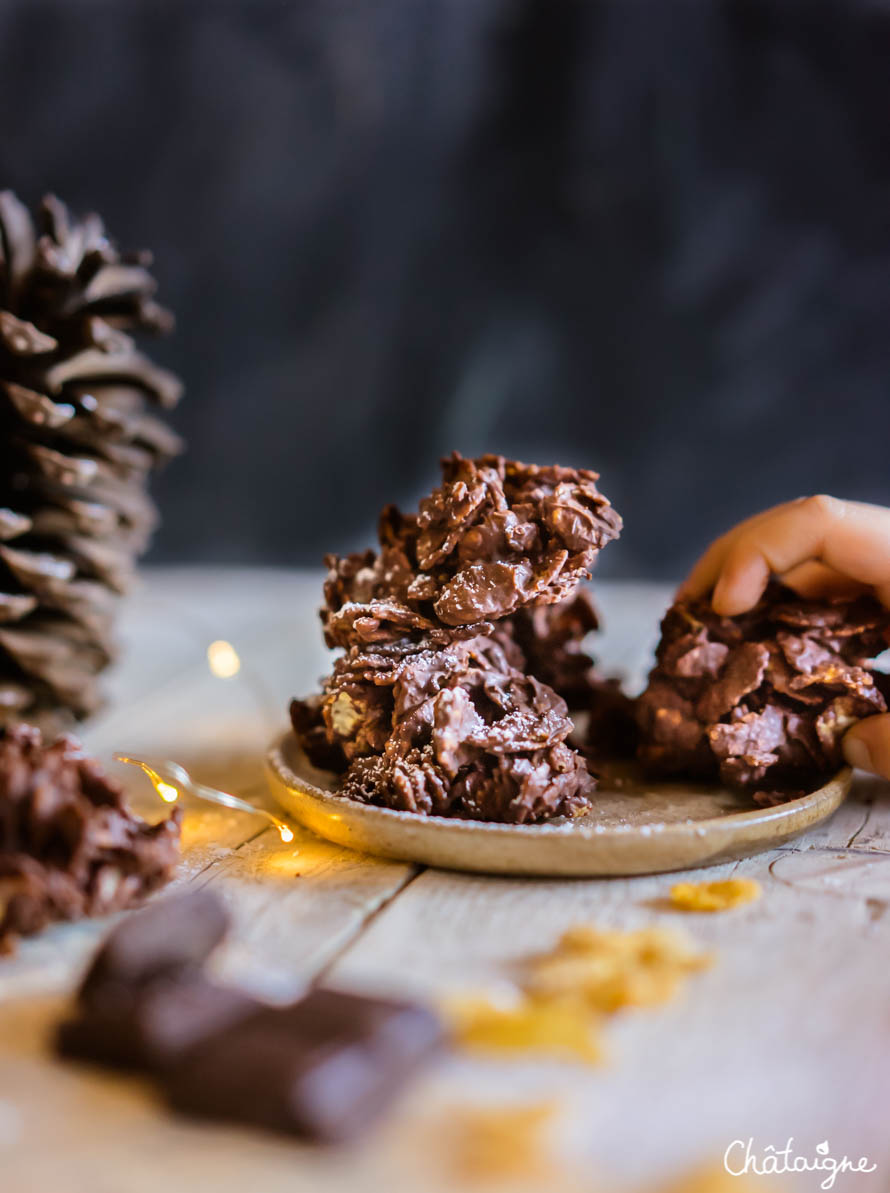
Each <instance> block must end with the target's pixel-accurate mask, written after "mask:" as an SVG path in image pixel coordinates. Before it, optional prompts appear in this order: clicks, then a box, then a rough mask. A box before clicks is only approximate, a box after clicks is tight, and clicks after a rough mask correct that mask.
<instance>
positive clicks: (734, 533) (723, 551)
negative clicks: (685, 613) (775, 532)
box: [677, 498, 805, 600]
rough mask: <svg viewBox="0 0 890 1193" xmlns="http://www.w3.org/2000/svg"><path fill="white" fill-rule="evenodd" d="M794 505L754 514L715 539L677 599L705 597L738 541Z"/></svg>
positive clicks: (787, 503) (787, 504) (681, 586)
mask: <svg viewBox="0 0 890 1193" xmlns="http://www.w3.org/2000/svg"><path fill="white" fill-rule="evenodd" d="M797 500H799V501H800V500H805V498H798V499H797ZM793 504H795V502H785V503H784V504H783V505H775V506H772V507H771V508H770V509H767V510H761V512H760V513H759V514H754V515H752V517H750V518H746V519H745V521H744V522H739V523H738V525H736V526H733V528H732V529H731V530H728V531H727V532H726V534H722V535H721V536H720V538H718V539H715V540H714V542H713V543H711V545H710V547H708V549H707V551H705V553H704V555H702V556H701V558H700V559H699V560H698V562H697V563H696V564H695V566H694V567H693V569H692V571H691V572H690V573H689V575H688V577H687V578H686V579H685V580H684V581H683V583H682V584H681V585H680V587H679V589H678V590H677V599H678V600H694V599H695V598H696V597H701V596H704V595H705V594H706V593H708V592H710V591H711V589H712V588H713V587H714V585H715V584H716V582H717V579H718V577H719V576H720V572H721V569H722V568H723V564H724V562H725V560H726V557H727V555H728V554H729V551H730V549H731V548H732V546H733V544H734V543H735V541H736V539H738V538H739V536H740V535H742V534H744V533H745V532H746V531H748V530H751V529H752V528H753V527H755V526H757V525H759V524H760V523H762V522H765V521H766V520H767V519H768V518H771V517H774V516H775V515H776V514H777V513H779V511H780V510H784V509H786V508H787V507H788V506H789V505H793Z"/></svg>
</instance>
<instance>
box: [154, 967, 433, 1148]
mask: <svg viewBox="0 0 890 1193" xmlns="http://www.w3.org/2000/svg"><path fill="white" fill-rule="evenodd" d="M441 1044H442V1029H441V1027H440V1025H439V1022H438V1020H437V1019H436V1018H435V1016H433V1015H432V1014H431V1013H430V1012H428V1011H426V1010H424V1009H423V1008H422V1007H419V1006H415V1005H413V1004H411V1003H403V1002H394V1001H390V1000H385V999H379V998H366V997H363V996H360V995H356V994H346V993H343V992H341V991H334V990H313V991H312V992H311V993H309V994H308V995H307V996H306V997H305V998H303V999H301V1000H300V1001H299V1002H297V1003H295V1004H294V1005H293V1006H290V1007H285V1008H270V1009H267V1010H264V1011H261V1012H260V1013H258V1014H256V1015H253V1016H251V1017H250V1018H249V1019H246V1020H242V1021H240V1022H239V1023H237V1024H235V1025H234V1026H232V1027H230V1028H229V1029H228V1030H226V1031H224V1032H222V1033H221V1034H219V1035H217V1036H214V1037H213V1038H210V1039H208V1040H207V1041H206V1042H205V1043H204V1044H203V1045H200V1046H198V1047H197V1048H196V1049H194V1050H192V1051H190V1052H189V1053H188V1055H186V1056H185V1057H184V1058H183V1059H182V1061H181V1062H180V1063H178V1064H175V1065H173V1066H172V1067H171V1068H170V1069H168V1070H166V1071H165V1073H164V1074H163V1077H162V1083H163V1086H164V1089H165V1091H166V1094H167V1097H168V1099H169V1101H170V1103H171V1105H173V1106H174V1107H176V1109H178V1110H181V1111H185V1112H187V1113H189V1114H195V1115H200V1116H202V1117H208V1118H221V1119H229V1120H234V1121H237V1122H245V1123H253V1124H255V1125H257V1126H261V1127H267V1128H270V1129H272V1130H277V1131H285V1132H289V1133H291V1134H295V1135H298V1136H301V1137H303V1138H306V1139H311V1140H317V1141H320V1142H335V1141H337V1140H343V1139H347V1138H350V1137H351V1136H353V1135H355V1134H357V1133H358V1132H360V1131H361V1130H362V1129H363V1128H364V1127H365V1126H367V1125H368V1124H369V1123H371V1122H372V1121H373V1120H374V1119H375V1118H377V1117H378V1116H379V1115H381V1114H382V1113H383V1112H384V1111H385V1110H386V1109H387V1107H388V1106H389V1104H390V1103H391V1102H392V1101H393V1100H394V1098H395V1097H396V1095H397V1094H398V1093H399V1091H400V1090H401V1088H402V1087H403V1085H404V1084H405V1083H406V1082H407V1081H408V1080H409V1078H411V1077H412V1076H413V1075H414V1074H415V1072H416V1071H417V1070H418V1069H419V1068H420V1067H421V1066H422V1065H423V1063H424V1062H425V1061H427V1060H429V1059H430V1058H431V1057H432V1055H433V1054H434V1053H435V1052H436V1051H437V1050H438V1049H439V1047H440V1046H441Z"/></svg>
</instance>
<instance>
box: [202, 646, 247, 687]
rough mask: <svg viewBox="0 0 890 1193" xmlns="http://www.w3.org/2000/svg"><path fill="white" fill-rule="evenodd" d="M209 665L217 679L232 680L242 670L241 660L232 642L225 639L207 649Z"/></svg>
mask: <svg viewBox="0 0 890 1193" xmlns="http://www.w3.org/2000/svg"><path fill="white" fill-rule="evenodd" d="M207 663H208V665H209V667H210V670H211V671H212V672H213V674H214V675H215V676H216V677H217V679H231V678H232V676H233V675H237V674H238V672H239V671H240V670H241V660H240V658H239V657H238V652H237V650H236V649H235V647H234V646H233V645H232V644H231V642H226V641H225V640H224V639H223V638H219V639H217V641H216V642H211V643H210V645H209V646H208V647H207Z"/></svg>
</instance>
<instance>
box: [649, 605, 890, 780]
mask: <svg viewBox="0 0 890 1193" xmlns="http://www.w3.org/2000/svg"><path fill="white" fill-rule="evenodd" d="M888 642H890V613H888V611H887V610H886V609H884V608H883V607H882V606H881V605H879V604H878V603H877V601H875V600H873V599H872V598H871V597H860V598H858V599H856V600H852V601H851V600H839V601H830V602H825V601H813V600H804V599H802V598H800V597H798V596H796V594H795V593H793V592H791V591H790V590H789V589H786V588H784V587H782V586H781V585H780V584H778V583H772V584H771V585H770V587H769V588H768V589H767V591H766V593H765V594H764V596H763V598H762V599H761V601H760V602H759V603H758V604H757V605H756V606H755V608H753V609H752V610H751V611H750V612H748V613H744V614H742V615H741V616H739V617H721V616H719V614H717V613H715V612H714V610H713V609H712V608H711V605H710V603H709V602H708V601H696V602H692V603H683V602H681V603H678V604H675V605H673V606H672V607H671V608H670V609H669V610H668V612H667V614H666V616H665V618H664V621H663V622H662V636H661V642H660V644H659V646H658V650H657V654H656V660H657V661H656V666H655V668H654V670H653V671H652V673H651V675H650V677H649V684H648V687H647V688H646V690H645V692H643V694H642V695H641V696H640V698H639V700H638V702H637V720H638V725H639V730H640V735H641V744H640V747H639V755H640V758H641V759H642V761H643V762H644V763H645V764H646V765H647V767H648V768H649V769H650V770H651V771H653V772H654V773H656V774H659V775H690V776H700V777H703V778H710V777H717V776H719V778H720V779H721V780H722V781H723V782H724V783H726V784H727V785H729V786H731V787H734V788H736V789H739V790H743V791H746V792H750V793H752V794H753V795H754V796H755V798H756V799H758V801H759V802H766V803H769V802H774V801H775V800H778V799H781V798H783V797H784V798H791V797H792V796H793V795H795V794H799V793H800V792H802V791H804V790H811V789H812V788H813V786H815V785H817V784H818V782H819V781H820V780H821V779H823V778H824V777H825V776H826V775H828V774H830V773H831V772H832V771H834V770H836V769H837V768H838V767H839V766H840V765H842V753H841V739H842V738H843V735H844V733H845V732H846V730H847V729H848V728H849V727H850V725H852V724H853V722H854V721H856V720H858V719H860V718H861V717H866V716H870V715H872V714H874V713H880V712H885V711H886V710H887V702H886V700H885V695H886V694H887V681H886V680H885V677H884V676H883V675H881V674H880V673H878V672H875V671H872V670H871V669H870V668H869V665H868V663H869V660H871V659H873V658H874V657H875V656H876V655H878V654H880V652H881V651H883V650H884V649H885V648H886V646H887V644H888Z"/></svg>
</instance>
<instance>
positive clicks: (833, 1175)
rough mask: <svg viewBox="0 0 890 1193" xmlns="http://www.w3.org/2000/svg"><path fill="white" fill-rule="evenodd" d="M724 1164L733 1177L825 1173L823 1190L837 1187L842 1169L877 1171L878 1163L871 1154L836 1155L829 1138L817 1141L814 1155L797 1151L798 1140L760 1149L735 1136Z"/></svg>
mask: <svg viewBox="0 0 890 1193" xmlns="http://www.w3.org/2000/svg"><path fill="white" fill-rule="evenodd" d="M723 1167H724V1168H725V1169H726V1171H727V1172H728V1173H729V1174H730V1176H746V1175H748V1174H750V1173H753V1174H754V1176H782V1175H783V1174H784V1173H788V1172H824V1173H825V1174H826V1175H825V1178H824V1179H823V1181H822V1183H821V1184H820V1185H819V1188H820V1189H833V1188H834V1182H835V1181H836V1180H837V1178H838V1176H839V1174H840V1173H842V1172H874V1171H875V1169H876V1168H877V1164H871V1163H869V1160H868V1157H867V1156H860V1157H859V1159H858V1160H851V1159H850V1157H849V1156H842V1157H840V1158H836V1157H835V1156H832V1154H831V1147H830V1146H829V1143H828V1140H827V1139H825V1140H823V1141H822V1143H820V1144H817V1146H816V1154H815V1155H814V1156H798V1155H795V1154H794V1139H793V1138H791V1139H789V1140H788V1142H787V1143H786V1144H785V1146H784V1147H782V1148H779V1147H773V1145H772V1144H771V1143H770V1144H767V1146H766V1147H765V1148H763V1149H762V1151H760V1152H758V1151H757V1150H756V1148H755V1146H754V1140H753V1139H734V1140H733V1141H732V1143H731V1144H730V1145H729V1147H728V1148H727V1149H726V1151H725V1152H724V1154H723Z"/></svg>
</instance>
